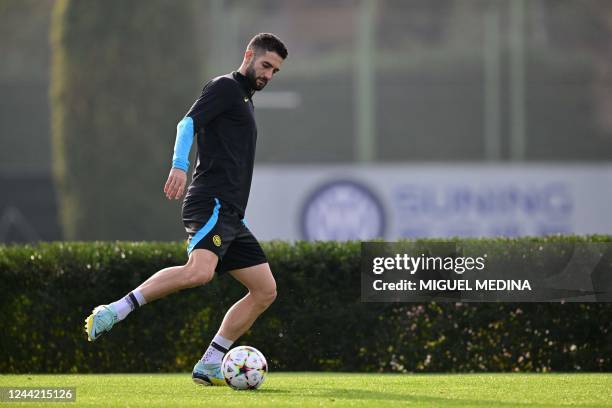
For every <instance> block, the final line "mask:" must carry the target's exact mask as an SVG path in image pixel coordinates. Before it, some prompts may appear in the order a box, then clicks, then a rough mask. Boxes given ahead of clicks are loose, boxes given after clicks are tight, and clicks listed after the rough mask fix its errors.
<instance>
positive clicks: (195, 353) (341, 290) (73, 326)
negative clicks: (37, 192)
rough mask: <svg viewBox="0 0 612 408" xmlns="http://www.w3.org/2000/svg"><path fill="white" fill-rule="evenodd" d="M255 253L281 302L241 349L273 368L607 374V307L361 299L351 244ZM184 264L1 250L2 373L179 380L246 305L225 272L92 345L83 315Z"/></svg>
mask: <svg viewBox="0 0 612 408" xmlns="http://www.w3.org/2000/svg"><path fill="white" fill-rule="evenodd" d="M611 239H612V238H611V237H589V238H578V237H568V238H550V239H545V238H533V239H530V242H546V241H549V240H556V242H568V243H571V242H573V241H576V240H580V241H581V242H584V241H587V240H588V241H606V242H608V241H610V240H611ZM526 240H527V239H522V240H516V241H517V242H525V241H526ZM482 241H486V240H482ZM264 249H265V250H266V253H267V255H268V257H269V260H270V264H271V267H272V270H273V271H274V273H275V276H276V279H277V283H278V292H279V296H278V298H277V300H276V302H275V303H274V304H273V305H272V306H271V308H270V309H269V310H268V311H267V312H266V313H265V314H264V315H263V316H262V317H261V318H260V319H259V320H258V321H257V322H256V324H255V326H254V327H253V329H252V330H251V331H250V332H248V333H247V334H246V335H245V336H244V337H243V338H241V339H240V341H239V343H240V344H251V345H254V346H255V347H257V348H258V349H260V350H261V351H262V352H263V353H264V354H265V355H266V356H267V357H268V359H269V360H270V363H271V366H273V367H275V370H284V371H300V370H324V371H325V370H333V371H368V372H372V371H392V372H407V371H411V372H412V371H416V372H438V371H444V372H480V371H534V372H544V371H610V370H612V304H610V303H584V304H581V303H567V304H559V303H542V304H539V303H522V304H512V303H503V304H502V303H500V304H495V303H487V304H475V303H469V304H465V303H464V304H461V303H441V304H436V303H427V304H412V303H362V302H360V272H359V262H360V244H359V243H358V242H349V243H334V242H318V243H307V242H296V243H295V244H287V243H283V242H270V243H267V244H265V248H264ZM185 260H186V251H185V245H184V243H178V242H177V243H143V242H141V243H130V242H95V243H80V242H68V243H44V244H39V245H35V246H30V245H26V246H0V316H2V319H0V332H1V333H2V336H0V372H3V373H70V372H79V373H87V372H158V371H161V372H175V371H187V370H190V369H191V367H192V366H193V364H194V362H195V361H196V360H197V359H198V358H199V357H200V355H201V353H202V352H203V350H204V348H205V347H206V346H207V344H208V342H209V341H210V338H211V337H212V336H213V335H214V334H215V332H216V329H217V327H218V325H219V324H220V322H221V319H222V316H223V315H224V313H225V311H226V310H227V308H228V307H229V306H230V305H231V304H232V303H233V302H234V301H235V300H237V299H238V298H239V297H241V296H243V295H244V289H243V287H242V286H241V285H240V284H238V283H237V282H235V281H234V280H233V279H232V278H231V277H229V276H222V277H218V278H216V279H214V280H213V282H212V283H211V284H209V285H207V286H205V287H201V288H194V289H189V290H186V291H183V292H181V293H179V294H174V295H172V296H170V297H168V298H167V299H163V300H160V301H157V302H154V303H151V304H149V305H147V306H146V307H143V308H142V309H141V310H138V311H137V312H135V313H134V314H132V315H130V316H129V317H128V318H127V319H126V320H125V321H123V322H121V323H120V324H119V325H117V327H115V328H114V329H113V330H112V332H111V333H109V334H107V335H105V336H103V337H101V338H100V339H99V340H98V341H96V342H94V343H88V342H87V341H86V336H85V333H84V332H83V325H84V319H85V317H86V316H87V315H88V314H89V313H90V311H91V309H92V308H93V307H95V306H96V305H98V304H105V303H109V302H111V301H114V300H116V299H118V298H120V297H122V296H123V295H125V294H126V293H128V292H129V291H130V290H131V289H133V288H134V287H136V286H137V285H138V284H140V282H142V281H143V280H144V279H146V278H147V277H148V276H150V275H151V274H153V273H154V272H155V271H157V270H159V269H161V268H164V267H167V266H170V265H176V264H182V263H183V262H184V261H185Z"/></svg>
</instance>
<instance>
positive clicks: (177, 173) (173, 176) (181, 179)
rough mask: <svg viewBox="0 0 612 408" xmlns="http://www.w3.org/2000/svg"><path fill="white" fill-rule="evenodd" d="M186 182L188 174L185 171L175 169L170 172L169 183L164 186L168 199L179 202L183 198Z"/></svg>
mask: <svg viewBox="0 0 612 408" xmlns="http://www.w3.org/2000/svg"><path fill="white" fill-rule="evenodd" d="M186 181H187V174H186V173H185V172H184V171H183V170H181V169H177V168H174V167H173V168H172V169H171V170H170V174H169V175H168V181H166V185H165V186H164V193H165V194H166V197H168V200H172V199H175V200H178V199H179V198H181V196H182V195H183V190H184V189H185V182H186Z"/></svg>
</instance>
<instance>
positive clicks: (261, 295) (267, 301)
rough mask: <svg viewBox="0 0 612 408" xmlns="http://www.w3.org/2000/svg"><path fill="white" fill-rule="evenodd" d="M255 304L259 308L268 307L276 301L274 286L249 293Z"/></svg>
mask: <svg viewBox="0 0 612 408" xmlns="http://www.w3.org/2000/svg"><path fill="white" fill-rule="evenodd" d="M251 294H252V295H253V297H254V298H255V300H256V301H257V303H259V304H260V305H261V306H264V307H268V306H270V305H271V304H272V303H273V302H274V300H275V299H276V285H273V286H270V287H267V288H263V289H260V290H257V291H255V292H251Z"/></svg>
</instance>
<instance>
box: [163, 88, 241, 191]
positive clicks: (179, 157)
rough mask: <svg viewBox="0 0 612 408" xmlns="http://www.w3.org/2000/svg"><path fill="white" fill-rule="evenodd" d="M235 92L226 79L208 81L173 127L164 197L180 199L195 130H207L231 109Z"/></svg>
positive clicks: (185, 179) (185, 180)
mask: <svg viewBox="0 0 612 408" xmlns="http://www.w3.org/2000/svg"><path fill="white" fill-rule="evenodd" d="M235 91H236V90H235V87H234V85H233V84H232V81H231V80H229V79H228V78H224V77H220V78H217V79H215V80H213V81H210V82H209V83H207V84H206V85H205V86H204V89H203V90H202V94H201V95H200V97H199V98H198V99H197V100H196V101H195V103H194V104H193V106H192V107H191V109H189V112H187V115H185V117H184V118H183V119H182V120H181V121H180V122H179V123H178V125H177V126H176V141H175V142H174V155H173V156H172V169H171V170H170V174H169V175H168V180H167V181H166V185H165V186H164V193H165V194H166V197H167V198H168V199H169V200H172V199H175V200H178V199H179V198H180V197H181V196H182V195H183V190H184V189H185V183H186V182H187V170H189V152H190V150H191V145H192V144H193V135H194V133H195V130H197V129H199V128H202V127H204V126H206V125H207V124H208V123H210V122H211V121H212V120H214V119H215V118H216V117H217V116H219V115H220V114H221V113H222V112H223V111H224V110H226V109H227V108H228V107H229V106H230V103H231V100H232V92H235Z"/></svg>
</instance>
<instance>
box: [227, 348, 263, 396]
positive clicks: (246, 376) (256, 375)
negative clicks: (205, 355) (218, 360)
mask: <svg viewBox="0 0 612 408" xmlns="http://www.w3.org/2000/svg"><path fill="white" fill-rule="evenodd" d="M221 371H222V372H223V376H224V377H225V382H226V383H227V385H229V386H230V387H232V388H233V389H235V390H255V389H257V388H259V387H260V386H261V384H263V382H264V380H265V378H266V374H267V373H268V363H267V362H266V358H265V357H264V355H263V354H262V353H261V351H259V350H257V349H256V348H255V347H250V346H239V347H235V348H233V349H231V350H230V351H228V352H227V354H226V355H225V357H223V363H222V364H221Z"/></svg>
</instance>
